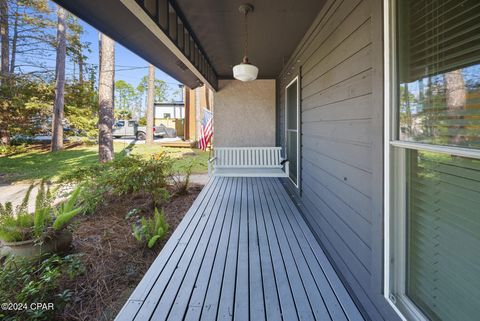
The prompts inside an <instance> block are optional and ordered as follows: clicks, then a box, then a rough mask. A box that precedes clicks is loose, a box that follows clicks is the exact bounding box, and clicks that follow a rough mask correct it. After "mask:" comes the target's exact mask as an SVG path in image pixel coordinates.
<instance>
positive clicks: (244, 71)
mask: <svg viewBox="0 0 480 321" xmlns="http://www.w3.org/2000/svg"><path fill="white" fill-rule="evenodd" d="M257 76H258V68H257V67H256V66H254V65H252V64H246V63H241V64H239V65H236V66H235V67H233V78H235V79H238V80H241V81H252V80H255V79H257Z"/></svg>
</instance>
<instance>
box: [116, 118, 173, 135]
mask: <svg viewBox="0 0 480 321" xmlns="http://www.w3.org/2000/svg"><path fill="white" fill-rule="evenodd" d="M175 134H176V133H175V130H174V129H171V128H167V127H165V126H164V125H159V126H155V127H153V135H154V137H160V138H161V137H175ZM132 136H134V137H135V138H136V139H139V140H144V139H145V138H146V137H147V127H146V126H139V125H138V122H137V121H136V120H125V119H121V120H117V122H116V123H115V125H114V126H113V137H114V138H122V137H132Z"/></svg>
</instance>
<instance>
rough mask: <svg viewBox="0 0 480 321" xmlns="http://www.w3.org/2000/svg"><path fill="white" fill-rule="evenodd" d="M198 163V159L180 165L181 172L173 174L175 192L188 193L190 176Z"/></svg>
mask: <svg viewBox="0 0 480 321" xmlns="http://www.w3.org/2000/svg"><path fill="white" fill-rule="evenodd" d="M196 164H197V162H196V161H190V162H188V163H186V164H185V165H182V166H180V168H179V172H178V173H176V174H173V175H172V181H173V187H174V190H175V193H177V194H179V195H185V194H187V193H188V186H189V185H190V176H191V175H192V171H193V167H194V166H195V165H196ZM182 173H183V174H182Z"/></svg>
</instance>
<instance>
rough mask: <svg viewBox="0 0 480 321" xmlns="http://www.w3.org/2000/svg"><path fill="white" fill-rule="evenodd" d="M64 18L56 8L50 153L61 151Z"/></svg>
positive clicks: (63, 11) (63, 86) (64, 48)
mask: <svg viewBox="0 0 480 321" xmlns="http://www.w3.org/2000/svg"><path fill="white" fill-rule="evenodd" d="M66 16H67V12H66V11H65V9H63V8H62V7H58V11H57V17H58V24H57V59H56V65H55V104H54V106H53V120H52V152H55V151H58V150H61V149H63V105H64V98H65V97H64V96H65V59H66V53H67V38H66V31H67V30H66V29H67V26H66V23H65V20H66Z"/></svg>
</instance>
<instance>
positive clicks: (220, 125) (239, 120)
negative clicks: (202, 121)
mask: <svg viewBox="0 0 480 321" xmlns="http://www.w3.org/2000/svg"><path fill="white" fill-rule="evenodd" d="M214 102H215V107H214V117H215V118H214V121H215V134H214V146H216V147H241V146H252V147H253V146H275V80H273V79H272V80H270V79H266V80H264V79H262V80H255V81H252V82H241V81H238V80H220V81H219V90H218V91H217V92H216V93H215V95H214Z"/></svg>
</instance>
